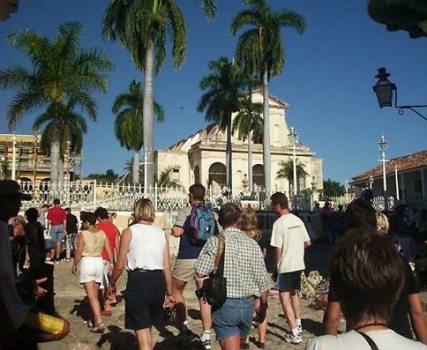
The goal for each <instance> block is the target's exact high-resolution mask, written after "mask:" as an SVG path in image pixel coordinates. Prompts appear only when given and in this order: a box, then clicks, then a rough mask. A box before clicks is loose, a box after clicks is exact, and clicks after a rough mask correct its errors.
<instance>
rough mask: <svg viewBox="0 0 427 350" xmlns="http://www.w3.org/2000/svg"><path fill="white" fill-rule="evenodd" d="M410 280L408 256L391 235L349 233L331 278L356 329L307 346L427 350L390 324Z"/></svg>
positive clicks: (335, 258) (337, 251) (338, 251)
mask: <svg viewBox="0 0 427 350" xmlns="http://www.w3.org/2000/svg"><path fill="white" fill-rule="evenodd" d="M404 278H405V275H404V265H403V260H402V259H401V258H400V256H399V254H398V252H397V250H396V247H395V246H394V244H393V242H392V241H391V240H390V239H389V238H388V237H385V236H382V235H378V234H376V233H375V232H374V231H373V232H370V231H369V229H364V230H363V229H358V230H351V231H348V232H347V233H346V235H345V236H344V237H343V238H342V239H341V240H339V241H338V243H337V245H336V246H335V250H334V254H333V256H332V259H331V279H333V280H334V282H335V286H336V293H337V295H338V296H339V300H340V304H341V308H342V311H343V314H344V317H345V319H346V321H347V325H348V329H350V330H349V331H348V332H346V333H344V334H338V335H324V336H321V337H317V338H313V339H310V340H309V341H308V343H307V347H306V350H365V349H366V350H369V349H381V350H394V349H399V350H409V349H413V350H416V349H420V350H421V349H427V346H426V345H424V344H422V343H419V342H415V341H413V340H410V339H407V338H405V337H403V336H401V335H399V334H397V333H396V332H394V331H393V330H391V329H390V328H389V326H388V325H389V322H390V317H391V313H392V310H393V307H394V305H395V304H396V302H397V300H398V297H399V294H400V291H401V289H402V287H403V284H404Z"/></svg>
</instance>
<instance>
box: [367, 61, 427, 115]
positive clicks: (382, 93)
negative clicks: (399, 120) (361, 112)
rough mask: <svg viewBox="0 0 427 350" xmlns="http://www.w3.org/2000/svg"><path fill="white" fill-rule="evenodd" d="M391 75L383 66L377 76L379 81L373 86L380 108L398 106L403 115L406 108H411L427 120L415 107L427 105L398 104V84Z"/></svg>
mask: <svg viewBox="0 0 427 350" xmlns="http://www.w3.org/2000/svg"><path fill="white" fill-rule="evenodd" d="M389 76H390V74H389V73H387V70H386V68H384V67H381V68H378V74H377V75H376V76H375V78H377V79H378V81H377V83H376V84H375V85H374V86H373V87H372V89H374V92H375V94H376V95H377V99H378V104H379V106H380V108H383V107H395V108H398V109H399V111H398V113H399V114H400V115H403V114H404V113H405V111H404V110H405V109H410V110H411V111H412V112H414V113H415V114H417V115H418V116H420V117H421V118H423V119H424V120H427V117H426V116H424V115H423V114H421V113H420V112H419V111H417V110H416V109H415V108H427V105H403V106H399V105H398V104H397V86H396V85H395V84H393V83H392V82H391V81H390V80H389V79H388V77H389ZM393 91H394V106H393Z"/></svg>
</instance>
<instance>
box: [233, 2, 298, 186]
mask: <svg viewBox="0 0 427 350" xmlns="http://www.w3.org/2000/svg"><path fill="white" fill-rule="evenodd" d="M246 3H248V4H249V5H250V8H248V9H245V10H242V11H240V12H239V13H238V14H237V15H236V16H235V17H234V18H233V19H232V21H231V24H230V31H231V33H232V34H233V35H235V34H236V33H237V31H238V30H240V29H241V28H242V27H244V26H247V25H249V26H251V27H252V28H250V29H248V30H247V31H246V32H244V33H243V34H242V35H241V36H240V38H239V40H238V42H237V47H236V53H235V58H236V62H237V63H238V64H239V65H241V66H242V67H243V70H244V71H245V72H248V73H250V74H259V76H260V78H261V79H260V80H262V85H263V100H264V101H263V103H264V112H263V118H264V130H263V145H264V149H263V163H264V181H265V191H266V193H267V195H268V194H269V193H271V151H270V148H271V145H270V115H269V81H270V78H271V76H278V75H280V74H281V73H282V69H283V65H284V63H285V45H284V42H283V40H282V38H281V34H280V29H281V27H290V28H292V29H295V30H296V31H297V33H299V34H302V33H303V32H304V31H305V27H306V24H305V20H304V18H303V17H302V16H301V15H299V14H298V13H296V12H294V11H289V10H277V11H274V12H273V11H272V10H271V8H270V7H269V6H268V4H267V1H266V0H247V1H246Z"/></svg>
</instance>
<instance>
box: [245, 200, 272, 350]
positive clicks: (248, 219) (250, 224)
mask: <svg viewBox="0 0 427 350" xmlns="http://www.w3.org/2000/svg"><path fill="white" fill-rule="evenodd" d="M240 219H241V222H240V229H241V230H242V231H243V232H244V233H245V234H246V235H247V236H248V237H250V238H253V239H254V240H255V241H257V242H258V245H259V246H260V248H261V251H262V256H263V258H264V261H265V257H266V255H267V247H265V244H264V243H263V241H262V240H261V239H262V231H261V230H260V229H259V228H258V221H257V217H256V211H255V210H254V209H253V208H247V209H246V210H244V211H242V213H241V214H240ZM260 304H261V299H260V298H256V300H255V308H256V309H257V308H259V306H260ZM257 329H258V340H257V342H256V345H257V347H258V349H264V348H265V337H266V335H267V314H266V317H265V319H264V321H262V322H261V323H258V324H257ZM242 349H249V337H246V340H245V342H244V343H243V344H242Z"/></svg>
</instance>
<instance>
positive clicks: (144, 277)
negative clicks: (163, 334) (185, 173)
mask: <svg viewBox="0 0 427 350" xmlns="http://www.w3.org/2000/svg"><path fill="white" fill-rule="evenodd" d="M134 214H135V221H136V223H135V224H133V225H132V226H130V227H128V228H127V229H125V230H124V231H123V233H122V236H121V238H120V245H119V252H118V256H117V263H116V265H115V267H114V270H113V273H112V275H111V278H110V288H109V290H111V291H114V290H115V289H116V283H117V280H118V279H119V277H120V275H121V274H122V272H123V270H124V268H125V266H126V270H127V271H128V280H127V284H126V296H125V302H126V305H125V328H127V329H132V330H133V331H134V332H135V336H136V340H137V342H138V347H139V350H151V349H152V348H153V341H152V336H151V326H152V325H153V324H155V323H156V322H157V321H158V320H159V316H160V315H161V314H162V311H163V307H165V308H171V307H173V304H174V302H175V301H174V299H173V295H172V271H171V266H170V255H169V243H168V241H167V239H166V236H165V234H164V232H163V231H162V230H160V229H159V228H158V227H156V226H154V225H153V222H154V218H155V209H154V206H153V203H152V202H151V201H150V200H149V199H140V200H139V201H137V202H136V203H135V210H134Z"/></svg>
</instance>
